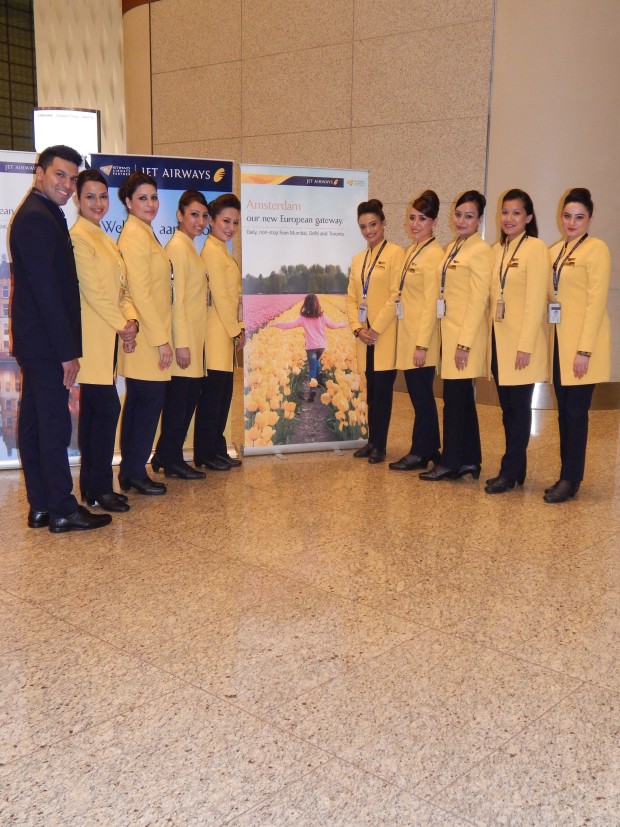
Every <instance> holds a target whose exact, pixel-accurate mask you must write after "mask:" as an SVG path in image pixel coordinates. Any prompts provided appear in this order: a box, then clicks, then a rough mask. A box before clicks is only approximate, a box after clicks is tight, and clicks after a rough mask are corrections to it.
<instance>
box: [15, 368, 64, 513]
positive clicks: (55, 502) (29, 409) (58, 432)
mask: <svg viewBox="0 0 620 827" xmlns="http://www.w3.org/2000/svg"><path fill="white" fill-rule="evenodd" d="M20 364H21V369H22V395H21V402H20V408H19V422H18V425H17V439H18V447H19V456H20V459H21V463H22V468H23V470H24V477H25V480H26V494H27V496H28V502H29V503H30V507H31V508H32V509H33V510H34V511H49V513H50V514H51V515H52V516H53V517H68V516H69V515H70V514H73V512H74V511H75V510H76V508H77V507H78V503H77V500H76V499H75V497H74V496H73V479H72V478H71V471H70V468H69V457H68V454H67V449H68V448H69V445H70V443H71V414H70V413H69V391H68V390H67V388H65V386H64V385H63V376H64V371H63V368H62V365H61V364H60V362H57V361H55V360H54V361H52V360H49V361H48V360H45V361H26V362H22V363H20Z"/></svg>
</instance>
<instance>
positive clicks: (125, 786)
mask: <svg viewBox="0 0 620 827" xmlns="http://www.w3.org/2000/svg"><path fill="white" fill-rule="evenodd" d="M329 759H330V756H329V755H327V754H326V753H325V752H323V751H322V750H320V749H316V748H315V747H312V746H310V745H309V744H307V743H304V742H303V741H300V740H299V739H297V738H295V737H292V736H290V735H287V734H286V733H285V732H282V731H280V730H278V729H276V728H274V727H272V726H270V725H269V724H267V723H265V722H264V721H261V720H260V719H258V718H255V717H254V716H252V715H249V714H247V713H244V712H241V711H240V710H238V709H235V708H234V707H233V706H231V705H229V704H227V703H224V702H222V701H220V700H218V699H216V698H213V697H212V696H209V695H208V694H206V693H204V692H201V691H200V690H198V689H193V688H191V687H185V688H183V689H181V690H179V691H178V692H175V693H172V694H168V695H165V696H162V697H160V698H158V699H156V700H153V701H151V703H148V704H144V705H142V706H139V707H136V708H134V709H129V710H127V711H126V712H124V714H122V715H116V716H115V717H109V718H108V719H107V720H104V721H102V722H101V723H99V724H98V725H95V726H92V728H91V729H89V730H88V731H86V732H80V733H78V734H75V735H74V736H73V737H71V738H67V739H65V740H64V741H62V742H60V743H57V744H53V745H51V746H48V747H46V748H44V749H39V750H38V751H37V752H36V753H34V754H33V755H30V756H28V757H27V758H25V759H23V760H22V761H16V762H14V763H12V764H9V765H8V766H5V767H0V783H1V784H2V787H3V797H2V799H1V800H0V817H1V819H2V823H3V824H16V825H17V824H20V825H21V824H24V823H33V824H41V825H56V824H58V825H70V824H76V825H77V824H89V825H90V824H93V825H106V826H108V827H109V826H110V825H114V827H116V825H125V824H127V825H132V827H133V825H137V826H139V827H147V825H160V824H171V825H193V827H200V825H207V824H209V825H211V824H213V825H216V824H218V825H219V824H222V823H224V822H225V821H227V820H228V819H230V818H231V817H233V816H234V815H238V814H241V813H243V812H245V811H247V810H248V809H250V808H252V807H254V806H257V805H259V804H261V803H263V802H264V801H265V800H267V799H268V798H270V797H271V796H273V795H275V794H276V793H278V792H279V791H280V790H281V789H283V788H285V787H286V786H287V785H289V784H291V783H294V782H296V781H299V780H300V779H302V778H303V777H304V776H306V775H307V774H308V773H312V771H313V770H315V769H317V768H318V767H320V766H321V764H323V763H326V762H327V761H328V760H329ZM33 813H36V819H33V820H32V821H31V822H28V821H27V820H26V821H24V820H23V819H24V817H25V818H26V819H28V817H29V816H30V815H32V814H33Z"/></svg>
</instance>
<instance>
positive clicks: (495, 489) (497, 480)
mask: <svg viewBox="0 0 620 827" xmlns="http://www.w3.org/2000/svg"><path fill="white" fill-rule="evenodd" d="M516 484H517V483H516V480H508V479H506V477H502V476H499V477H494V479H492V480H489V481H488V482H487V484H486V485H485V487H484V490H485V491H486V492H487V494H505V493H506V491H510V489H512V488H514V487H515V485H516Z"/></svg>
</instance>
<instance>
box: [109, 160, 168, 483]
mask: <svg viewBox="0 0 620 827" xmlns="http://www.w3.org/2000/svg"><path fill="white" fill-rule="evenodd" d="M118 197H119V198H120V200H121V202H122V203H123V204H125V206H126V207H127V212H128V216H127V221H126V222H125V225H124V227H123V229H122V231H121V234H120V236H119V237H118V246H119V249H120V251H121V253H122V255H123V258H124V260H125V264H126V266H127V282H128V284H129V291H130V294H131V299H132V301H133V303H134V306H135V308H136V310H137V319H138V323H139V330H138V335H137V337H136V349H135V351H134V352H133V353H125V352H124V351H123V352H121V353H120V354H119V368H118V371H119V373H120V374H122V375H123V376H124V377H125V380H126V381H125V385H126V393H125V405H124V407H123V416H122V421H121V467H120V472H119V475H118V481H119V484H120V486H121V488H122V489H123V491H129V490H130V489H131V488H135V490H136V491H138V492H139V493H140V494H149V495H153V494H165V493H166V486H165V485H164V484H163V483H161V482H155V481H154V480H152V479H151V478H150V477H149V476H148V474H147V473H146V463H147V461H148V459H149V457H150V455H151V450H152V448H153V440H154V438H155V432H156V430H157V423H158V422H159V417H160V414H161V411H162V408H163V405H164V397H165V391H166V382H168V381H169V380H170V366H171V364H172V347H171V346H170V342H171V341H172V331H171V304H172V297H173V289H174V288H173V284H174V283H173V280H172V278H171V276H172V273H171V267H170V261H169V260H168V256H167V255H166V253H165V252H164V249H163V247H162V246H161V244H160V243H159V241H158V240H157V239H156V238H155V234H154V233H153V230H152V228H151V222H152V221H153V219H154V218H155V216H156V215H157V211H158V209H159V199H158V196H157V185H156V183H155V179H154V178H152V177H151V176H150V175H147V174H146V173H144V172H133V173H132V174H131V175H130V176H129V177H128V178H126V179H125V181H124V183H123V184H122V185H121V187H120V189H119V191H118Z"/></svg>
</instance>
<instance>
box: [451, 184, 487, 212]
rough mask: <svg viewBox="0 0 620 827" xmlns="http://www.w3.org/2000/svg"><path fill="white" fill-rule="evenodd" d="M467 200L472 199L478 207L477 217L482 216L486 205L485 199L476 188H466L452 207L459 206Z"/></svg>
mask: <svg viewBox="0 0 620 827" xmlns="http://www.w3.org/2000/svg"><path fill="white" fill-rule="evenodd" d="M468 201H473V202H474V204H475V205H476V207H477V208H478V218H482V216H483V215H484V208H485V207H486V205H487V199H486V198H485V197H484V195H483V194H482V193H481V192H478V190H467V191H466V192H464V193H463V195H460V196H459V197H458V199H457V202H456V204H455V205H454V209H456V208H457V207H460V206H461V204H467V202H468Z"/></svg>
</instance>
